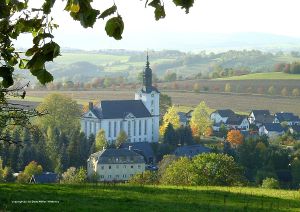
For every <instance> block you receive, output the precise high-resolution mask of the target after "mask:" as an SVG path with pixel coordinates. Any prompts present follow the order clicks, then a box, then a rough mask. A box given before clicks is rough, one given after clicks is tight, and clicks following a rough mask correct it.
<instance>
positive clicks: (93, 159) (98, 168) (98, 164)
mask: <svg viewBox="0 0 300 212" xmlns="http://www.w3.org/2000/svg"><path fill="white" fill-rule="evenodd" d="M144 171H145V161H144V157H143V156H142V155H140V154H138V153H136V152H134V151H131V149H130V148H129V149H103V150H102V151H99V152H96V153H94V154H91V156H90V157H89V159H88V160H87V175H88V177H92V176H93V174H95V173H97V174H98V177H99V178H98V180H99V181H127V180H129V179H130V178H131V177H132V176H134V175H135V174H137V173H142V172H144Z"/></svg>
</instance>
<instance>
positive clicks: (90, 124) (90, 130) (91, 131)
mask: <svg viewBox="0 0 300 212" xmlns="http://www.w3.org/2000/svg"><path fill="white" fill-rule="evenodd" d="M91 133H92V122H91V121H90V134H91Z"/></svg>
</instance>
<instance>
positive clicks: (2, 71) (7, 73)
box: [0, 66, 14, 88]
mask: <svg viewBox="0 0 300 212" xmlns="http://www.w3.org/2000/svg"><path fill="white" fill-rule="evenodd" d="M13 70H14V68H13V67H9V66H1V67H0V77H2V78H3V80H2V86H3V87H4V88H8V87H9V86H12V85H13V84H14V80H13V77H12V72H13Z"/></svg>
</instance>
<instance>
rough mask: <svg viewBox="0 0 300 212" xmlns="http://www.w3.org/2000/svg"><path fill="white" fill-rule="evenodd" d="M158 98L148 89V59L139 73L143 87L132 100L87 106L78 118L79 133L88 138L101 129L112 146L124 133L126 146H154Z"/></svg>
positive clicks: (157, 121)
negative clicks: (134, 144) (147, 144)
mask: <svg viewBox="0 0 300 212" xmlns="http://www.w3.org/2000/svg"><path fill="white" fill-rule="evenodd" d="M159 95H160V92H159V91H158V90H157V89H156V88H155V87H153V86H152V70H151V68H150V66H149V61H148V56H147V63H146V67H145V69H144V72H143V86H142V88H141V89H140V90H138V91H137V92H136V93H135V99H134V100H106V101H101V102H100V104H99V105H93V103H91V102H90V103H89V109H88V111H87V112H86V113H84V114H83V116H82V118H81V130H82V131H83V132H84V133H85V135H86V136H87V137H88V136H90V135H91V134H94V135H96V134H97V132H98V131H99V130H100V129H104V131H105V135H106V139H107V140H108V141H109V142H111V143H112V142H114V141H115V140H116V138H117V136H118V134H119V133H120V131H125V132H126V134H127V136H128V140H127V142H158V138H159Z"/></svg>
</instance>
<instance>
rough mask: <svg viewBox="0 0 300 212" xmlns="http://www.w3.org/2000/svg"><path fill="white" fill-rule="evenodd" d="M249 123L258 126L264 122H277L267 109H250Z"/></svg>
mask: <svg viewBox="0 0 300 212" xmlns="http://www.w3.org/2000/svg"><path fill="white" fill-rule="evenodd" d="M248 120H249V123H250V124H255V125H256V126H257V127H260V126H261V125H264V124H271V123H278V121H277V120H276V119H275V116H273V115H271V113H270V111H269V110H252V111H251V113H250V114H249V117H248Z"/></svg>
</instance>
